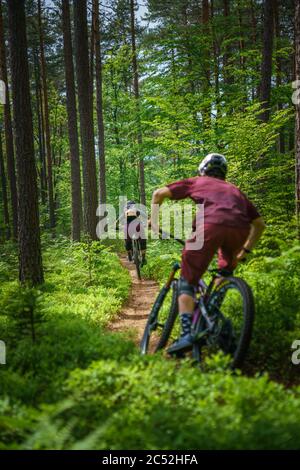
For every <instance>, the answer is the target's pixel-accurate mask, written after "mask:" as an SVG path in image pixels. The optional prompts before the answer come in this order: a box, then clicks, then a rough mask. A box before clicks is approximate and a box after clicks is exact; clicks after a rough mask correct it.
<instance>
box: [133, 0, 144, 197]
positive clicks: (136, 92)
mask: <svg viewBox="0 0 300 470" xmlns="http://www.w3.org/2000/svg"><path fill="white" fill-rule="evenodd" d="M134 8H135V2H134V0H130V16H131V45H132V68H133V89H134V96H135V100H136V113H137V142H138V147H139V156H138V157H139V183H140V184H139V186H140V200H141V203H142V204H144V205H146V191H145V166H144V159H143V157H142V155H141V150H142V149H141V147H142V144H143V136H142V129H141V118H140V91H139V72H138V63H137V51H136V31H135V12H134Z"/></svg>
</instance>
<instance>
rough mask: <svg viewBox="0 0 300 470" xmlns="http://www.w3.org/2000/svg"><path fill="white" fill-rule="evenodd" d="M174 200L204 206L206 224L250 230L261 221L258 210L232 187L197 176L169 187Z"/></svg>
mask: <svg viewBox="0 0 300 470" xmlns="http://www.w3.org/2000/svg"><path fill="white" fill-rule="evenodd" d="M167 187H168V188H169V189H170V191H171V193H172V198H171V199H173V200H180V199H186V198H190V199H192V200H193V201H194V202H195V203H196V204H204V220H205V223H206V224H217V225H224V226H228V227H249V225H250V224H251V222H252V221H253V220H254V219H257V218H258V217H260V214H259V212H258V211H257V209H256V207H255V206H254V205H253V204H252V203H251V202H250V201H249V199H247V197H246V196H245V195H244V194H243V193H242V192H241V191H240V190H239V189H238V188H237V187H236V186H234V185H233V184H231V183H228V182H227V181H223V180H221V179H218V178H213V177H210V176H197V177H195V178H188V179H185V180H182V181H177V182H175V183H172V184H168V185H167Z"/></svg>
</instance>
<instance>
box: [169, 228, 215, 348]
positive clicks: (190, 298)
mask: <svg viewBox="0 0 300 470" xmlns="http://www.w3.org/2000/svg"><path fill="white" fill-rule="evenodd" d="M221 242H222V231H221V230H220V226H216V225H212V224H206V225H205V227H204V244H203V247H202V249H201V250H190V249H188V243H187V244H186V247H185V248H184V250H183V253H182V264H181V278H180V282H179V286H178V289H179V297H178V304H179V314H180V322H181V337H180V339H179V340H178V341H177V342H176V343H174V345H172V346H171V348H170V349H169V350H168V351H169V352H170V353H173V352H177V351H178V350H181V349H184V348H185V347H189V345H190V344H191V336H190V333H191V325H192V315H193V312H194V308H195V302H194V296H195V289H196V287H197V285H198V282H199V280H200V279H201V277H202V276H203V274H204V273H205V271H206V270H207V268H208V266H209V264H210V263H211V261H212V259H213V257H214V254H215V253H216V251H217V249H218V247H219V246H220V243H221Z"/></svg>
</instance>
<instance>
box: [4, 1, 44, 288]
mask: <svg viewBox="0 0 300 470" xmlns="http://www.w3.org/2000/svg"><path fill="white" fill-rule="evenodd" d="M7 4H8V19H9V38H10V54H11V76H12V94H13V105H14V121H15V135H16V161H17V172H18V210H19V213H18V215H19V263H20V272H19V276H20V281H21V282H22V283H25V282H28V283H31V284H33V285H36V284H40V283H42V282H43V266H42V257H41V245H40V225H39V209H38V191H37V181H36V167H35V156H34V142H33V124H32V109H31V101H30V87H29V69H28V55H27V37H26V17H25V4H24V0H8V1H7Z"/></svg>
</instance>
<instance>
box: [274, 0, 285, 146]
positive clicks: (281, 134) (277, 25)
mask: <svg viewBox="0 0 300 470" xmlns="http://www.w3.org/2000/svg"><path fill="white" fill-rule="evenodd" d="M274 22H275V36H276V50H277V51H278V50H279V49H280V17H279V2H278V0H275V2H274ZM281 85H282V59H281V57H279V56H278V55H277V58H276V87H277V88H280V87H281ZM282 108H283V105H282V102H281V101H280V102H279V103H278V109H279V110H281V109H282ZM284 137H285V135H284V129H281V130H280V132H279V138H278V150H279V152H280V153H285V138H284Z"/></svg>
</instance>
